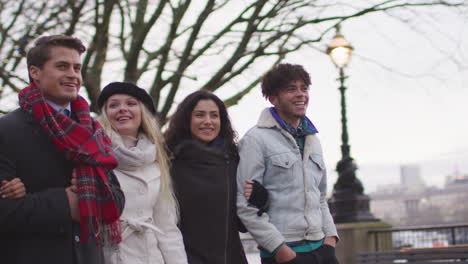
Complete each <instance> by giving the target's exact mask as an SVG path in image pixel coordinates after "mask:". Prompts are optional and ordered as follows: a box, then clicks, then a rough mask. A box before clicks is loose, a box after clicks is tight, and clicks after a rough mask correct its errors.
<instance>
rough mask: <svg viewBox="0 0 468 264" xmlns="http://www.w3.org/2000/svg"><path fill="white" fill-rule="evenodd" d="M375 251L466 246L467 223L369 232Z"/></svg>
mask: <svg viewBox="0 0 468 264" xmlns="http://www.w3.org/2000/svg"><path fill="white" fill-rule="evenodd" d="M369 235H370V239H372V240H373V242H374V247H375V251H381V250H389V249H401V248H430V247H445V246H452V245H463V244H468V223H467V224H454V225H434V226H417V227H404V228H386V229H376V230H371V231H369Z"/></svg>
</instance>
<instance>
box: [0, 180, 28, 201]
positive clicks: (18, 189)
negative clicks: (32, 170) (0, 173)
mask: <svg viewBox="0 0 468 264" xmlns="http://www.w3.org/2000/svg"><path fill="white" fill-rule="evenodd" d="M0 186H1V187H0V195H1V197H2V198H5V199H19V198H22V197H24V196H25V195H26V188H25V187H24V184H23V182H22V181H21V179H20V178H14V179H13V180H11V181H6V180H2V181H1V184H0Z"/></svg>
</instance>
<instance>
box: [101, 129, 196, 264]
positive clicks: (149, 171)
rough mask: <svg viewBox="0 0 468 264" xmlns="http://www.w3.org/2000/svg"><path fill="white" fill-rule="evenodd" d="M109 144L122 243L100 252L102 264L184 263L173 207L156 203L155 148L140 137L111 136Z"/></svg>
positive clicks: (157, 179)
mask: <svg viewBox="0 0 468 264" xmlns="http://www.w3.org/2000/svg"><path fill="white" fill-rule="evenodd" d="M135 140H138V142H137V144H136V146H134V145H135ZM112 141H113V145H114V151H115V153H116V157H117V160H118V161H119V167H117V169H116V170H114V172H115V175H116V176H117V178H118V180H119V182H120V185H121V188H122V190H123V192H124V194H125V209H124V211H123V213H122V216H121V218H120V220H121V229H122V242H121V243H120V244H118V245H117V246H114V247H112V248H105V249H104V252H105V259H106V264H149V263H151V264H158V263H161V264H162V263H167V264H179V263H180V264H185V263H187V256H186V253H185V248H184V243H183V239H182V235H181V233H180V230H179V229H178V227H177V217H176V210H175V206H174V204H168V202H167V201H165V200H163V199H160V198H161V197H160V181H161V179H160V174H161V173H160V170H159V166H158V164H157V163H156V162H154V160H155V159H156V147H155V145H154V144H152V143H151V142H150V141H149V140H148V139H147V138H146V136H144V135H139V136H138V139H133V140H132V138H128V137H120V136H112ZM152 150H154V151H152Z"/></svg>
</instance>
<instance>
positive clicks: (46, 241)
mask: <svg viewBox="0 0 468 264" xmlns="http://www.w3.org/2000/svg"><path fill="white" fill-rule="evenodd" d="M84 51H85V48H84V46H83V44H82V43H81V41H80V40H78V39H76V38H72V37H68V36H48V37H42V38H40V39H38V41H36V43H35V46H34V47H33V48H32V49H31V50H30V51H29V53H28V73H29V78H30V81H31V85H30V87H28V88H31V86H34V87H37V89H36V90H35V91H39V92H40V93H39V94H42V96H39V97H41V99H40V100H42V102H43V103H42V107H43V109H46V112H47V113H48V115H49V116H47V115H46V116H43V117H42V119H41V118H38V115H37V111H36V110H37V109H34V107H35V104H36V103H37V102H36V101H37V97H30V98H28V100H30V101H31V102H30V105H32V110H31V109H30V110H29V111H28V110H27V109H28V108H27V107H25V105H27V104H24V102H23V103H22V102H21V99H22V98H21V96H20V104H21V108H18V109H16V110H14V111H13V112H11V113H10V114H7V115H5V116H3V117H1V118H0V182H2V181H11V180H12V179H14V178H19V179H20V180H21V181H22V182H23V183H24V186H25V187H26V195H25V196H24V197H22V198H20V199H6V198H0V263H5V264H22V263H38V264H42V263H48V264H53V263H57V264H67V263H70V264H81V263H83V264H84V263H86V264H94V263H96V264H99V263H103V255H102V248H101V247H100V246H99V245H98V243H97V240H96V239H97V238H98V234H102V233H104V232H105V230H104V229H99V228H100V225H99V224H94V223H95V222H93V223H91V225H89V228H90V234H96V236H93V235H89V236H88V235H86V234H85V235H83V232H82V231H83V230H84V228H82V226H81V227H80V222H81V224H83V222H86V221H83V220H86V217H89V219H100V218H99V217H100V216H99V217H98V218H92V217H94V216H93V214H92V213H90V214H89V215H88V214H86V217H84V213H83V212H86V213H89V210H86V209H83V208H82V207H83V206H82V205H83V204H89V203H87V201H84V203H83V200H84V199H83V197H82V195H81V194H82V193H84V192H86V190H89V188H91V189H92V193H93V194H96V193H105V194H107V195H106V197H104V200H106V201H110V202H109V204H110V205H112V206H111V207H112V208H111V209H109V210H110V211H113V213H112V215H114V219H115V215H116V217H117V219H118V215H120V213H121V212H122V210H123V207H124V200H125V199H124V196H123V192H122V191H121V189H120V186H119V183H118V181H117V180H116V178H115V176H114V174H113V173H112V170H111V169H105V170H101V171H104V172H105V173H104V174H100V175H101V177H100V181H97V183H95V184H93V185H89V184H88V185H86V183H83V182H82V180H80V179H85V176H82V177H78V183H77V184H75V183H74V184H72V171H73V170H76V169H77V168H81V169H82V168H83V167H79V166H81V163H80V161H79V160H76V159H74V157H70V155H69V154H70V152H67V151H68V149H65V150H64V149H60V148H59V147H57V146H59V145H60V144H61V141H62V140H63V141H64V142H65V141H66V138H67V134H60V135H59V136H58V137H53V136H51V135H50V134H49V131H48V130H46V129H45V128H44V124H43V123H44V122H47V120H46V119H47V118H50V117H51V116H54V119H53V122H49V125H50V126H54V125H58V126H60V121H62V122H65V123H66V124H74V126H70V127H76V126H79V125H81V124H79V125H76V124H77V123H80V122H79V120H81V118H83V113H84V112H86V111H84V112H83V111H77V112H76V113H75V111H74V109H73V108H74V105H73V104H72V103H74V102H75V101H77V100H78V99H80V98H81V97H79V96H78V90H79V88H80V86H81V82H82V77H81V54H82V53H83V52H84ZM34 87H33V88H34ZM28 88H26V89H28ZM31 98H32V99H31ZM80 100H82V101H84V100H83V99H82V98H81V99H80ZM23 101H24V100H23ZM44 102H46V103H47V104H48V105H49V106H47V107H45V108H44V105H45V103H44ZM82 105H83V104H82ZM72 106H73V107H72ZM86 107H87V104H86ZM52 109H53V110H52ZM88 109H89V107H88ZM86 113H87V114H88V118H89V120H91V123H92V124H93V126H94V123H93V121H92V119H91V118H90V117H89V110H88V112H86ZM62 114H63V116H60V115H62ZM65 116H66V117H65ZM85 117H86V116H85ZM72 119H73V120H75V121H76V122H75V123H73V122H74V121H71V120H72ZM44 120H46V121H44ZM57 120H58V121H57ZM55 121H57V122H55ZM54 122H55V123H54ZM65 133H69V131H65ZM104 138H105V137H104ZM93 140H94V139H93ZM96 142H105V140H104V141H102V140H101V141H99V140H96ZM82 144H83V143H82ZM65 145H66V144H65ZM100 146H102V145H100ZM86 147H87V146H85V147H84V148H86ZM98 149H99V148H98ZM104 156H105V155H104ZM109 156H110V155H109ZM106 158H108V159H113V157H106ZM83 163H84V161H83ZM80 172H81V173H82V172H83V170H81V171H80V170H78V174H79V173H80ZM97 178H98V177H95V178H92V179H97ZM80 188H81V189H80ZM97 197H98V198H102V196H99V195H97ZM102 200H103V199H100V200H93V201H96V203H95V204H97V205H98V208H102V207H99V204H100V203H102ZM78 205H80V207H79V206H78ZM103 215H107V214H106V213H104V214H103ZM96 223H97V222H96ZM93 228H95V229H93ZM81 229H83V230H81ZM116 234H117V236H118V235H119V233H118V231H117V233H116ZM105 239H106V238H104V240H105ZM84 241H86V242H84Z"/></svg>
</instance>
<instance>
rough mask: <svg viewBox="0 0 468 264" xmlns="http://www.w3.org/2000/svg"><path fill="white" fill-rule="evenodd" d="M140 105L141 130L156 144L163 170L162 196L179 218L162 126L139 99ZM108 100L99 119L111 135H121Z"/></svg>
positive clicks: (159, 163) (158, 159) (157, 157)
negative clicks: (112, 116)
mask: <svg viewBox="0 0 468 264" xmlns="http://www.w3.org/2000/svg"><path fill="white" fill-rule="evenodd" d="M137 101H138V105H139V106H140V110H141V125H140V131H141V132H143V133H144V134H145V135H146V136H147V137H148V138H149V140H150V141H151V142H153V143H154V144H155V145H156V150H157V151H156V160H155V162H156V163H158V165H159V169H160V171H161V196H160V197H161V198H162V200H163V202H165V203H167V204H168V205H169V206H168V207H167V208H171V207H172V206H173V207H175V209H176V216H177V219H178V218H179V205H178V203H177V199H176V197H175V194H174V190H173V187H172V179H171V175H170V171H169V167H170V164H169V158H168V155H167V148H166V144H165V142H164V137H163V135H162V133H161V128H160V127H159V124H158V121H157V120H156V118H155V117H154V116H153V115H152V114H151V112H150V111H149V110H148V109H147V108H146V106H144V104H142V103H141V102H140V101H139V100H137ZM106 105H107V102H106V103H104V105H103V106H102V108H101V114H99V116H98V118H97V120H98V121H99V122H100V123H101V125H102V127H103V128H104V130H105V131H106V133H107V134H108V135H109V136H112V135H113V134H114V135H119V136H120V134H119V133H118V132H117V130H116V129H115V128H114V127H113V126H112V123H111V122H110V120H109V118H108V117H107V111H106Z"/></svg>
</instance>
